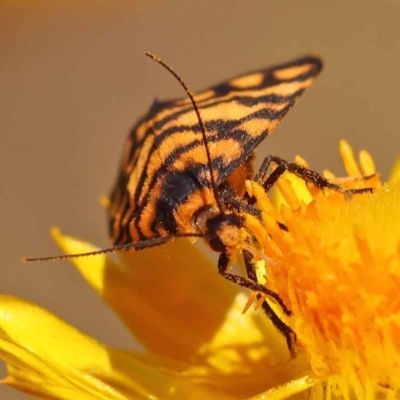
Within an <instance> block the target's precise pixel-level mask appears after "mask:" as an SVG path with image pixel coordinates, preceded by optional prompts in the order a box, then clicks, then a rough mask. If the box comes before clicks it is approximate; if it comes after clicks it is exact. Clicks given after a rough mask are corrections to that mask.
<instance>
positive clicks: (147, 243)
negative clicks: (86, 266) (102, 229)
mask: <svg viewBox="0 0 400 400" xmlns="http://www.w3.org/2000/svg"><path fill="white" fill-rule="evenodd" d="M203 236H204V235H202V234H195V233H186V234H185V233H181V234H174V235H168V236H162V237H155V238H152V239H148V240H143V241H141V242H135V243H126V244H120V245H117V246H113V247H108V248H106V249H101V250H95V251H88V252H86V253H76V254H62V255H59V256H50V257H26V258H22V261H23V262H24V263H27V264H29V263H32V262H39V261H60V260H69V259H71V258H79V257H89V256H99V255H101V254H107V253H114V252H115V251H128V250H131V249H134V250H136V251H139V250H143V249H147V248H149V247H156V246H160V245H162V244H164V243H166V242H168V241H170V240H171V239H175V238H177V237H203Z"/></svg>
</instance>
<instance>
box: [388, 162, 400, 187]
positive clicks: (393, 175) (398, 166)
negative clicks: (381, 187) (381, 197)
mask: <svg viewBox="0 0 400 400" xmlns="http://www.w3.org/2000/svg"><path fill="white" fill-rule="evenodd" d="M398 180H400V157H399V158H397V160H396V161H395V163H394V165H393V167H392V171H391V172H390V177H389V181H398Z"/></svg>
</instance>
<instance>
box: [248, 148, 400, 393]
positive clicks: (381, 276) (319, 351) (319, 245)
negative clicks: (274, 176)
mask: <svg viewBox="0 0 400 400" xmlns="http://www.w3.org/2000/svg"><path fill="white" fill-rule="evenodd" d="M340 148H341V154H342V158H343V161H344V165H345V167H346V170H347V173H348V175H349V177H348V178H346V179H336V180H337V181H338V182H339V183H341V184H342V185H345V186H347V187H350V188H360V187H364V186H370V187H374V193H371V194H362V195H360V194H358V195H357V194H355V195H353V196H352V198H351V199H348V198H346V196H343V195H342V194H340V193H337V192H332V191H329V190H325V191H321V190H317V189H316V188H310V190H307V188H306V186H305V184H304V182H300V183H299V182H298V180H297V181H296V183H295V184H294V185H293V184H291V182H290V181H289V180H287V179H286V180H285V179H282V180H281V181H280V182H279V183H278V187H279V189H280V192H281V194H280V196H279V197H278V200H277V201H278V209H276V208H275V207H274V206H273V205H272V204H271V203H270V202H269V200H268V198H266V196H265V193H264V191H263V190H262V188H260V187H259V186H258V185H257V184H255V183H254V182H249V184H248V186H249V190H250V192H252V193H253V194H254V195H255V196H256V197H257V199H258V200H257V204H258V206H259V208H260V209H261V210H262V211H263V222H262V224H258V223H257V221H254V220H251V221H249V224H252V229H253V231H254V232H255V233H256V234H257V235H258V236H257V238H258V240H259V241H260V243H262V247H263V251H264V254H266V255H268V259H267V261H269V262H270V266H269V267H268V262H267V264H266V266H267V267H266V269H267V271H266V276H267V277H268V284H269V287H271V288H272V289H274V290H275V291H276V292H278V293H279V294H280V296H281V297H282V298H283V299H284V301H285V302H286V304H287V305H288V307H289V308H290V309H291V310H292V311H293V316H292V317H291V319H290V320H288V321H287V323H288V324H289V325H290V326H291V327H292V329H293V330H294V331H295V332H296V334H297V341H298V345H299V347H300V348H301V350H302V352H303V353H304V354H305V355H306V357H307V360H308V361H309V363H310V369H311V371H312V372H311V376H314V378H318V379H320V382H321V384H320V385H318V386H316V387H314V388H313V389H312V390H311V398H315V399H321V398H340V399H376V398H381V397H382V398H393V399H394V398H399V396H400V377H399V373H398V372H399V371H398V367H399V363H400V296H399V288H400V224H399V222H398V221H400V182H399V180H398V179H397V180H396V179H395V178H394V179H393V180H392V181H390V182H389V183H387V184H383V185H382V184H381V183H380V182H379V180H378V175H377V174H376V173H375V167H374V165H373V162H372V159H371V158H370V156H369V155H368V153H366V152H365V151H363V152H361V153H360V167H361V171H360V170H359V168H358V166H357V163H356V162H355V160H354V157H353V153H352V150H351V148H350V146H349V145H348V144H347V143H346V142H344V141H343V142H341V147H340ZM299 161H300V162H301V160H299ZM326 175H327V176H329V177H330V178H331V179H334V180H335V178H334V177H333V176H332V174H329V173H326ZM361 176H366V177H369V179H366V180H365V181H364V180H363V179H360V177H361ZM392 176H393V177H396V172H393V174H392ZM296 185H297V186H296ZM276 221H279V222H281V223H283V224H284V225H285V227H286V228H287V229H281V228H280V227H279V226H278V225H277V223H276ZM258 225H260V226H258ZM267 233H268V234H267ZM379 396H381V397H379Z"/></svg>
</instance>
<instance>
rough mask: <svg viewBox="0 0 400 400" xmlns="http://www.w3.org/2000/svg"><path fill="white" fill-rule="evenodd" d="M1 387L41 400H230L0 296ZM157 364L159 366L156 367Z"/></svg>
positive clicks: (24, 303)
mask: <svg viewBox="0 0 400 400" xmlns="http://www.w3.org/2000/svg"><path fill="white" fill-rule="evenodd" d="M0 357H1V358H2V359H3V360H5V361H6V362H7V365H8V371H9V376H8V377H7V378H6V379H5V380H3V383H4V384H6V385H9V386H13V387H15V388H17V389H19V390H22V391H24V392H26V393H28V394H31V395H33V396H35V397H36V398H42V399H64V400H71V399H80V400H81V399H82V400H101V399H104V400H122V399H124V400H128V399H129V400H131V399H154V398H161V399H187V398H191V399H199V400H200V399H204V398H211V399H213V398H222V399H229V398H230V397H226V396H224V395H223V394H218V397H216V396H215V390H213V388H211V389H207V388H206V387H204V386H202V385H201V384H198V383H197V382H196V381H192V380H191V379H188V378H186V377H184V376H181V375H178V374H177V373H176V371H173V370H172V369H168V367H170V366H171V365H170V364H169V363H164V365H163V366H162V368H160V367H159V368H158V369H157V368H155V367H154V365H151V363H150V362H149V361H148V360H146V358H145V356H144V355H139V354H135V353H129V352H124V351H120V350H116V349H112V348H109V347H107V346H105V345H103V344H101V343H99V342H97V341H96V340H94V339H92V338H90V337H88V336H86V335H84V334H82V333H80V332H79V331H77V330H76V329H75V328H73V327H71V326H70V325H68V324H67V323H65V322H64V321H62V320H61V319H59V318H57V317H56V316H54V315H53V314H51V313H49V312H47V311H46V310H44V309H42V308H40V307H38V306H36V305H34V304H32V303H29V302H27V301H24V300H21V299H17V298H15V297H12V296H4V295H3V296H0ZM159 365H161V363H159Z"/></svg>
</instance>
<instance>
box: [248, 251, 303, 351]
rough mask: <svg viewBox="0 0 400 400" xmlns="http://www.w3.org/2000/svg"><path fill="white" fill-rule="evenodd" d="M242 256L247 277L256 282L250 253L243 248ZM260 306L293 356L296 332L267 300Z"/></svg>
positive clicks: (258, 296)
mask: <svg viewBox="0 0 400 400" xmlns="http://www.w3.org/2000/svg"><path fill="white" fill-rule="evenodd" d="M243 258H244V262H245V265H246V273H247V277H248V278H249V279H250V280H252V281H254V282H257V275H256V269H255V265H254V262H253V256H252V254H251V253H250V252H248V251H246V250H244V251H243ZM260 298H261V295H260V294H258V295H257V300H259V299H260ZM262 308H263V310H264V312H265V314H267V317H268V318H269V319H270V320H271V322H272V323H273V325H274V326H275V328H276V329H278V331H279V332H281V333H282V335H283V336H284V337H285V339H286V343H287V346H288V349H289V352H290V354H291V355H292V357H293V356H294V354H295V353H294V342H295V341H296V334H295V333H294V332H293V331H292V329H291V328H290V327H289V326H287V325H286V324H285V323H284V322H283V321H282V320H281V319H280V318H279V316H278V315H277V314H276V313H275V311H274V310H273V309H272V307H271V306H270V305H269V304H268V302H267V301H266V300H265V301H263V303H262ZM285 314H286V313H285Z"/></svg>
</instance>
